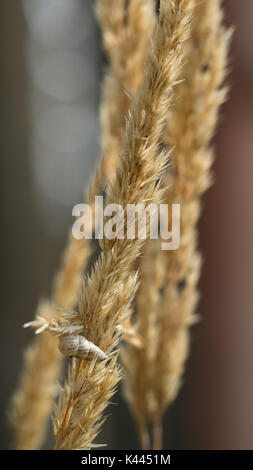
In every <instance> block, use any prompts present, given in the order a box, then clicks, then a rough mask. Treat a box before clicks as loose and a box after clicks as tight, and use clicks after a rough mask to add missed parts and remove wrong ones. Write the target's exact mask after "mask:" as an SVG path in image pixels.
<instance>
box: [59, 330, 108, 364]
mask: <svg viewBox="0 0 253 470" xmlns="http://www.w3.org/2000/svg"><path fill="white" fill-rule="evenodd" d="M58 347H59V350H60V351H61V353H62V354H63V356H65V357H78V358H80V359H93V358H95V357H96V358H98V359H100V360H101V361H102V360H103V359H106V354H105V353H103V351H101V349H99V348H98V347H97V346H96V345H95V344H93V343H91V342H90V341H88V340H87V339H86V338H85V337H84V336H81V335H64V336H60V337H59V344H58Z"/></svg>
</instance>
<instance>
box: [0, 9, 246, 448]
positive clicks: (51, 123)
mask: <svg viewBox="0 0 253 470" xmlns="http://www.w3.org/2000/svg"><path fill="white" fill-rule="evenodd" d="M93 4H94V2H93V1H92V0H71V1H69V0H23V1H17V0H1V2H0V19H1V27H0V35H1V38H0V44H1V49H0V57H1V75H0V93H1V106H0V118H1V164H2V165H3V168H2V171H1V177H2V181H1V186H0V187H1V191H2V204H1V208H2V209H1V211H2V214H1V215H2V217H1V220H2V229H1V232H0V237H1V243H0V250H1V304H0V309H1V328H0V334H1V340H0V361H1V388H0V403H1V409H0V435H1V436H0V447H1V448H2V449H7V448H9V447H10V442H11V435H10V432H9V430H8V426H7V424H6V414H7V411H8V406H9V400H10V396H11V394H12V393H13V390H14V389H15V387H16V385H17V379H18V376H19V373H20V370H21V366H22V352H23V350H24V348H25V347H26V346H27V345H28V343H29V342H30V340H31V337H32V332H30V331H27V330H25V331H24V330H23V329H22V324H23V323H24V322H26V321H28V320H31V319H32V317H33V313H34V311H35V308H36V305H37V302H38V299H39V298H40V297H41V296H43V295H44V296H46V295H49V293H50V286H51V281H52V277H53V275H54V273H55V271H56V269H57V267H58V265H59V261H60V256H61V253H62V250H63V247H64V246H65V243H66V241H67V233H68V228H69V226H70V224H71V223H72V216H71V211H72V206H73V204H75V203H77V202H80V201H82V194H83V185H85V184H87V182H88V179H89V175H90V173H91V171H92V170H93V169H94V168H95V163H96V159H97V156H98V155H99V117H98V106H99V99H100V91H101V86H100V84H101V80H102V77H103V69H104V58H103V56H102V53H101V46H100V36H99V31H98V28H97V25H96V23H95V19H94V14H93ZM224 6H225V10H226V22H227V24H229V25H230V24H233V25H235V27H236V31H235V35H234V40H233V43H232V51H231V60H230V64H231V73H230V77H229V82H230V86H231V91H230V99H229V101H228V102H227V103H226V105H225V106H224V107H223V109H222V113H221V119H220V124H219V128H218V132H217V135H216V138H215V145H216V149H217V152H216V155H217V158H216V162H215V165H214V171H215V184H214V185H213V187H212V188H211V189H210V190H209V191H208V194H207V195H206V196H205V199H204V204H203V214H202V218H201V223H200V246H201V250H202V253H203V256H204V266H203V273H202V279H201V286H200V287H201V293H202V296H201V302H200V305H199V312H200V314H201V322H200V323H199V324H198V325H197V326H194V328H193V329H192V345H191V355H190V359H189V360H188V363H187V369H186V374H185V377H184V385H183V387H182V389H181V391H180V394H179V396H178V398H177V400H176V402H175V403H174V404H173V406H172V407H171V408H170V410H169V411H168V413H167V415H166V419H165V449H174V448H175V449H252V448H253V398H252V397H253V341H252V336H253V283H252V281H253V274H252V269H253V268H252V267H253V247H252V240H253V218H252V203H253V184H252V174H253V159H252V158H251V155H252V154H253V152H252V151H253V132H252V122H253V121H252V118H253V86H252V83H253V54H252V47H251V44H253V29H252V17H253V2H252V0H244V1H243V2H239V1H238V0H226V1H224ZM114 402H116V403H117V405H116V406H114V407H113V409H110V410H109V414H110V416H109V418H108V420H107V422H106V425H105V426H104V429H103V432H102V434H101V435H100V437H99V442H108V443H109V445H108V448H109V449H136V448H138V445H139V444H138V440H137V435H136V434H135V432H134V425H133V420H132V418H131V416H130V415H129V413H128V409H127V406H126V404H125V402H124V400H123V399H122V396H121V393H120V392H119V393H118V394H117V395H116V397H115V398H114ZM119 429H120V433H119V432H118V430H119ZM51 446H52V443H51V441H50V436H49V439H48V442H47V443H46V444H45V448H50V447H51Z"/></svg>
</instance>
